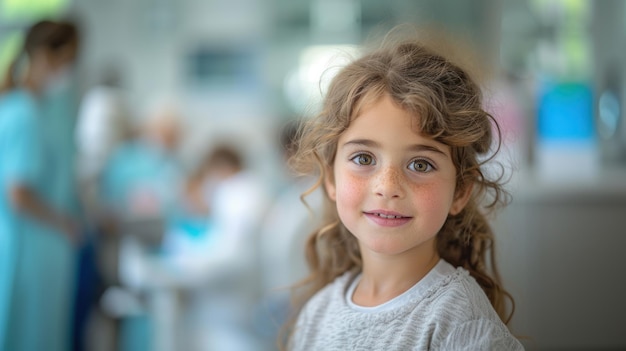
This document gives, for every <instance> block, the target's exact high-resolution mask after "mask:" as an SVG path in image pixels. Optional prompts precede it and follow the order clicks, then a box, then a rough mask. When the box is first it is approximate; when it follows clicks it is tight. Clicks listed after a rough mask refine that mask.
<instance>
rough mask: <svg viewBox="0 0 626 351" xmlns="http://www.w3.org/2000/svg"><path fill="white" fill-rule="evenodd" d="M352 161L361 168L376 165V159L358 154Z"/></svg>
mask: <svg viewBox="0 0 626 351" xmlns="http://www.w3.org/2000/svg"><path fill="white" fill-rule="evenodd" d="M350 160H351V161H352V162H354V163H356V164H357V165H360V166H370V165H372V164H374V157H372V155H368V154H358V155H356V156H354V157H353V158H351V159H350Z"/></svg>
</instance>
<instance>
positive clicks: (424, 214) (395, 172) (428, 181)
mask: <svg viewBox="0 0 626 351" xmlns="http://www.w3.org/2000/svg"><path fill="white" fill-rule="evenodd" d="M412 118H414V117H412V116H411V115H410V114H409V113H408V112H406V111H405V110H403V109H401V108H400V107H399V106H398V105H396V104H395V103H394V102H393V100H392V99H391V98H390V97H388V96H387V95H384V96H382V97H381V98H380V99H378V100H376V101H375V102H373V103H371V104H368V105H366V106H365V107H364V108H363V109H362V111H361V113H360V114H359V115H358V116H357V117H356V118H355V119H354V120H353V121H352V122H351V123H350V126H349V127H348V128H347V129H346V130H345V132H344V133H343V134H342V135H341V137H340V138H339V141H338V144H337V154H336V155H335V156H336V157H335V162H334V167H333V168H334V169H333V173H332V174H333V177H332V179H327V180H326V183H325V185H326V188H327V190H328V194H329V196H330V198H331V200H333V201H334V202H335V203H336V205H337V211H338V214H339V218H340V219H341V221H342V223H343V224H344V225H345V226H346V228H347V229H348V230H350V232H351V233H352V234H353V235H354V236H356V238H357V239H358V241H359V245H360V247H361V251H362V253H363V254H366V252H365V251H369V252H371V253H377V254H382V255H389V256H395V255H403V254H415V253H419V254H425V255H428V254H431V255H432V254H435V253H436V247H435V236H436V235H437V233H438V232H439V230H440V229H441V227H442V226H443V224H444V222H445V220H446V218H447V216H448V214H457V213H458V212H460V211H461V210H462V209H463V207H464V206H465V204H466V203H467V200H468V199H469V195H470V193H471V191H470V190H471V189H468V190H466V191H462V192H460V194H457V193H456V191H455V184H456V170H455V167H454V164H453V163H452V159H451V156H450V147H449V146H447V145H445V144H442V143H439V142H437V141H434V140H433V139H431V138H428V137H425V136H423V135H420V134H418V133H416V132H415V131H413V129H412V125H411V120H412Z"/></svg>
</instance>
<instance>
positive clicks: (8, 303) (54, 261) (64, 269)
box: [0, 90, 73, 351]
mask: <svg viewBox="0 0 626 351" xmlns="http://www.w3.org/2000/svg"><path fill="white" fill-rule="evenodd" d="M44 122H45V121H44V119H43V118H42V115H41V109H40V106H39V102H37V100H36V99H35V98H34V97H33V96H32V95H30V94H29V93H28V92H26V91H23V90H16V91H13V92H9V93H7V94H5V95H3V96H2V97H0V349H3V350H13V351H26V350H43V349H45V350H57V351H62V350H66V349H67V347H68V345H69V344H68V337H69V325H70V324H69V322H70V318H69V317H70V312H71V308H70V307H71V305H70V302H71V293H72V291H73V284H72V283H73V282H72V277H73V251H72V248H71V245H70V244H69V242H68V241H67V239H66V238H65V237H64V236H63V235H62V234H60V233H58V232H56V231H55V230H54V229H53V228H50V227H48V226H46V225H44V224H43V223H41V222H39V221H37V220H35V219H33V218H31V217H28V216H26V215H23V214H21V213H19V212H17V211H16V209H15V208H14V207H13V206H12V204H11V202H10V200H9V193H8V191H9V189H10V188H11V187H12V186H13V185H14V184H23V185H27V186H29V187H30V188H31V189H32V190H33V191H35V192H36V193H37V194H39V195H40V196H41V197H42V198H43V200H44V201H48V202H49V198H48V197H47V189H49V188H48V185H49V175H50V174H51V173H52V172H51V170H53V169H54V165H53V164H52V163H50V157H49V153H50V150H47V149H46V148H45V146H44V145H43V144H42V143H43V140H44V138H43V132H42V129H43V128H42V123H44Z"/></svg>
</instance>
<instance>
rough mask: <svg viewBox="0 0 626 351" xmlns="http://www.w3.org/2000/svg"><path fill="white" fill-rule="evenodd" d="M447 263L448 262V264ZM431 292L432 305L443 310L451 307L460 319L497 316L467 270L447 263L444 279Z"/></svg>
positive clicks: (496, 317)
mask: <svg viewBox="0 0 626 351" xmlns="http://www.w3.org/2000/svg"><path fill="white" fill-rule="evenodd" d="M448 265H449V264H448ZM435 289H436V290H435V291H433V294H432V304H433V307H435V308H437V307H439V308H441V309H443V310H450V309H451V308H453V309H454V310H457V311H458V313H460V314H464V316H458V317H459V318H460V319H461V320H463V319H466V320H471V319H477V318H489V319H492V318H495V319H497V320H499V317H498V315H497V313H496V311H495V310H494V308H493V307H492V305H491V302H490V301H489V299H488V298H487V295H486V294H485V292H484V291H483V289H482V288H481V287H480V285H478V283H477V282H476V280H475V279H474V278H473V277H472V276H471V275H470V274H469V272H468V271H467V270H465V269H464V268H461V267H453V266H452V265H449V268H448V270H447V277H446V279H443V280H442V284H440V285H438V286H436V287H435Z"/></svg>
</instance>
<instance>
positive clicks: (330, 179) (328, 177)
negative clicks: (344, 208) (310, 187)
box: [324, 168, 337, 201]
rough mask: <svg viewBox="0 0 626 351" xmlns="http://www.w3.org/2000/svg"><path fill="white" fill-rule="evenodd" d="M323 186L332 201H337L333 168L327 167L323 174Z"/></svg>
mask: <svg viewBox="0 0 626 351" xmlns="http://www.w3.org/2000/svg"><path fill="white" fill-rule="evenodd" d="M324 188H325V189H326V194H328V197H329V198H330V199H331V200H332V201H337V187H336V186H335V175H334V174H333V170H332V169H330V168H327V169H326V171H325V174H324Z"/></svg>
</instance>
